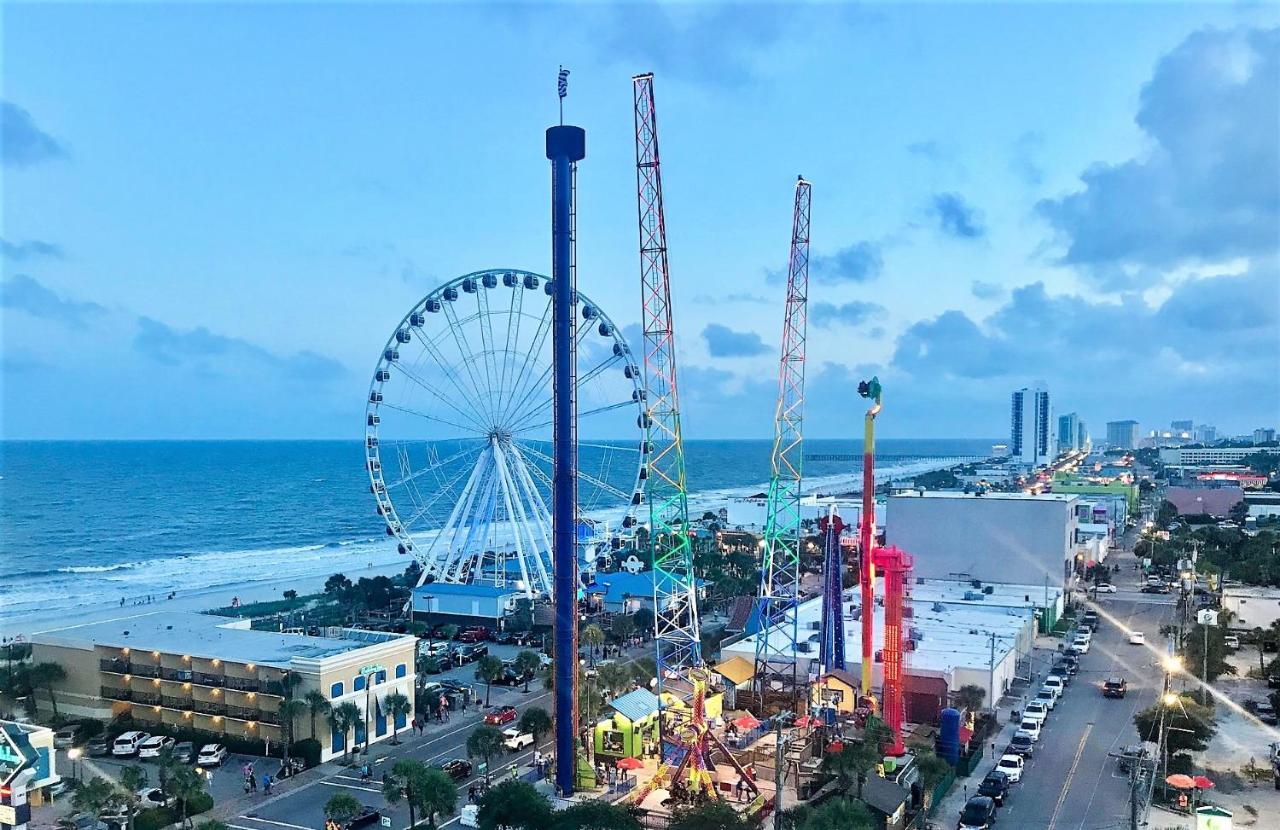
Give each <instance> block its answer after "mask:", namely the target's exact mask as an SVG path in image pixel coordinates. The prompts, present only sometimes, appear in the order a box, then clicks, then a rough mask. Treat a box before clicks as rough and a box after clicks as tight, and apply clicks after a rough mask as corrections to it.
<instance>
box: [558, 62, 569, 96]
mask: <svg viewBox="0 0 1280 830" xmlns="http://www.w3.org/2000/svg"><path fill="white" fill-rule="evenodd" d="M556 89H557V90H558V91H559V92H560V97H561V98H563V97H564V96H566V95H568V94H569V70H568V69H565V68H564V67H563V66H562V67H560V81H559V83H557V84H556Z"/></svg>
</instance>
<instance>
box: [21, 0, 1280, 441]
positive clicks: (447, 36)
mask: <svg viewBox="0 0 1280 830" xmlns="http://www.w3.org/2000/svg"><path fill="white" fill-rule="evenodd" d="M0 38H2V44H3V50H2V52H3V55H2V57H0V62H2V63H0V67H2V70H3V86H2V88H0V100H2V110H0V126H2V127H3V141H2V144H0V147H2V150H3V159H2V160H3V167H2V168H0V175H2V176H3V197H2V198H3V218H2V221H0V240H2V244H0V255H2V257H3V259H2V262H0V266H2V271H3V285H2V290H0V315H2V316H0V323H2V325H3V369H2V375H0V377H2V383H3V389H2V396H3V419H2V421H0V425H2V434H3V436H4V437H6V438H84V439H92V438H107V439H115V438H348V437H349V438H358V437H359V436H360V435H361V434H362V427H363V423H364V402H365V397H366V395H367V390H368V386H369V379H370V376H371V375H372V373H373V371H374V368H375V363H376V360H377V358H378V356H379V354H380V353H381V350H382V347H383V344H384V343H385V342H386V340H387V338H388V336H389V335H390V334H391V333H392V332H394V330H395V326H396V325H397V323H398V322H399V321H400V320H401V318H402V317H403V316H404V314H405V313H406V312H407V311H408V310H409V309H410V308H411V307H412V306H413V304H414V303H416V302H417V301H419V300H420V299H421V298H422V297H423V296H424V295H425V294H427V293H428V292H430V291H431V290H432V289H433V288H434V287H436V286H437V285H439V284H440V283H442V282H444V281H446V280H449V279H452V278H453V277H456V276H458V275H461V274H465V273H468V272H471V271H475V270H479V269H483V268H489V267H515V268H524V269H528V270H531V271H535V272H539V273H549V271H550V245H549V235H550V234H549V231H550V228H549V221H550V220H549V172H548V165H547V162H546V159H545V156H544V147H543V130H544V129H545V128H546V127H547V126H548V125H550V124H553V123H555V120H556V118H557V98H556V94H555V87H556V72H557V69H558V68H559V67H560V66H561V65H563V66H565V67H568V68H569V69H570V70H571V75H570V81H569V84H570V90H569V96H568V98H567V99H566V101H565V117H566V120H567V121H568V122H570V123H576V124H579V125H581V126H583V127H584V128H585V129H586V130H587V158H586V159H585V160H584V161H583V162H582V164H581V165H580V169H579V179H578V184H579V191H578V198H579V201H578V215H579V218H578V240H579V242H578V246H579V247H578V262H579V288H580V290H581V291H583V292H584V293H585V294H588V295H589V296H590V297H591V299H592V300H593V301H595V302H596V303H598V304H599V305H600V306H601V308H603V309H604V310H605V311H606V312H607V313H608V314H609V315H610V316H611V317H612V318H613V319H614V320H615V321H616V322H617V323H618V324H619V325H620V326H624V327H629V328H628V330H629V331H631V332H633V333H634V331H635V324H636V323H638V321H639V320H640V310H641V308H640V282H639V267H638V265H639V263H638V256H637V251H636V249H637V231H636V199H635V168H634V162H635V158H634V143H633V142H634V133H633V114H632V99H631V95H632V84H631V80H630V79H631V76H632V75H633V74H636V73H639V72H645V71H652V72H654V73H655V99H656V101H657V107H658V116H659V117H658V125H659V141H660V146H661V158H662V172H663V181H664V197H665V204H666V221H667V227H668V245H669V255H670V271H671V284H672V292H673V307H674V313H675V327H676V349H677V354H678V366H679V382H680V390H681V396H682V397H681V407H682V418H683V423H684V430H685V436H686V438H689V439H698V438H725V437H730V438H739V437H740V438H751V437H767V436H769V435H771V434H772V431H773V416H774V408H775V400H776V397H777V384H778V381H777V365H778V353H779V348H780V346H779V343H780V339H781V330H782V311H783V307H782V306H783V303H782V301H783V297H784V291H785V272H786V266H787V259H788V243H789V241H790V224H791V211H792V198H793V192H794V182H795V179H796V176H797V175H804V176H805V178H806V179H808V180H809V181H811V182H812V183H813V208H812V211H813V213H812V237H811V238H812V257H811V262H810V274H809V280H810V283H809V322H808V341H807V347H808V351H807V361H806V375H807V377H806V404H805V419H806V420H805V423H806V434H807V435H809V436H811V437H826V438H839V437H854V436H856V435H858V434H859V425H860V423H859V422H860V419H861V415H860V413H861V411H862V409H863V408H864V406H863V403H862V401H861V399H859V398H858V396H857V393H856V387H857V382H858V381H859V380H860V379H863V378H865V377H868V376H869V375H871V374H876V375H878V376H879V378H880V380H881V382H882V384H883V386H884V389H885V412H884V414H883V415H882V416H881V418H880V434H881V435H883V436H886V437H983V438H986V437H990V438H1001V437H1003V436H1007V435H1008V431H1009V423H1008V421H1009V396H1010V393H1011V392H1012V391H1013V390H1014V389H1017V388H1020V387H1023V386H1028V385H1031V384H1033V383H1035V382H1037V381H1043V382H1044V383H1046V384H1047V385H1048V387H1049V389H1050V391H1051V395H1052V397H1053V401H1054V407H1055V409H1056V411H1057V412H1059V413H1066V412H1071V411H1075V412H1078V413H1079V415H1080V417H1081V418H1082V419H1083V420H1085V421H1086V422H1087V423H1088V424H1089V426H1090V428H1091V430H1092V431H1093V433H1094V434H1095V435H1100V434H1102V433H1104V429H1105V427H1104V424H1105V422H1106V421H1108V420H1120V419H1127V418H1132V419H1135V420H1137V421H1139V422H1140V423H1141V424H1142V427H1143V429H1151V428H1161V427H1163V428H1167V426H1168V422H1169V421H1170V420H1174V419H1184V418H1190V419H1194V420H1195V421H1196V422H1198V423H1210V424H1215V425H1217V426H1218V427H1219V429H1220V430H1221V431H1222V432H1224V433H1227V434H1236V433H1243V432H1246V431H1251V430H1252V429H1253V428H1255V427H1258V426H1263V425H1269V426H1274V425H1276V424H1277V421H1280V110H1278V106H1280V105H1278V103H1277V102H1278V101H1280V10H1277V7H1276V6H1274V5H1268V4H1213V5H1191V4H1171V5H1160V4H1150V3H1138V4H1128V5H1116V4H1083V5H1072V4H1030V3H1026V4H1023V3H1018V4H1011V5H1004V6H989V5H976V4H948V5H908V4H883V5H882V4H868V5H857V6H855V5H836V4H824V5H798V6H793V5H791V4H787V5H771V4H744V5H713V4H696V5H670V4H656V3H631V4H626V5H609V4H603V3H599V4H579V5H572V4H535V3H518V4H510V5H492V4H435V3H420V4H411V3H397V4H378V3H351V4H342V5H339V4H279V5H268V4H243V5H239V4H235V5H219V4H199V3H191V4H172V5H158V4H124V5H106V4H99V5H91V6H82V5H64V4H40V5H37V4H5V6H4V8H3V18H2V19H0Z"/></svg>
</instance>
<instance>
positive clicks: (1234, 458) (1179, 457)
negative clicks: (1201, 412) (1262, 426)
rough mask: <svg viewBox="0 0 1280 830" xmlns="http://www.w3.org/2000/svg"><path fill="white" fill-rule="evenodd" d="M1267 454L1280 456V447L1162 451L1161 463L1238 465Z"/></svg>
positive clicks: (1177, 465) (1177, 448) (1166, 449)
mask: <svg viewBox="0 0 1280 830" xmlns="http://www.w3.org/2000/svg"><path fill="white" fill-rule="evenodd" d="M1258 453H1265V454H1267V455H1280V447H1195V448H1192V449H1185V448H1181V447H1172V448H1165V449H1162V450H1160V463H1161V464H1165V465H1168V466H1170V467H1190V466H1195V465H1198V464H1238V463H1239V462H1240V461H1241V460H1243V459H1245V458H1247V457H1248V456H1251V455H1257V454H1258Z"/></svg>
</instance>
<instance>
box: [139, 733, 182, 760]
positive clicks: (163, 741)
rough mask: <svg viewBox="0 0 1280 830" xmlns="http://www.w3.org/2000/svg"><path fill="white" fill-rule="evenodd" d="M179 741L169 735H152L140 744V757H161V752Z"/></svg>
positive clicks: (171, 747)
mask: <svg viewBox="0 0 1280 830" xmlns="http://www.w3.org/2000/svg"><path fill="white" fill-rule="evenodd" d="M177 743H178V742H177V741H175V740H174V739H173V738H170V737H169V736H168V735H152V736H151V737H150V738H147V739H146V740H145V741H143V742H142V743H141V744H139V745H138V757H139V758H159V757H160V753H161V752H162V751H163V750H166V749H173V748H174V746H176V745H177Z"/></svg>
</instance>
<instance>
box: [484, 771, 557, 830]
mask: <svg viewBox="0 0 1280 830" xmlns="http://www.w3.org/2000/svg"><path fill="white" fill-rule="evenodd" d="M476 818H477V823H478V824H479V825H480V830H502V828H512V829H513V830H545V828H547V827H551V826H552V824H553V818H552V815H551V805H550V804H548V803H547V799H545V798H543V796H542V794H541V793H539V792H538V791H537V790H535V789H534V788H533V785H532V784H530V783H529V782H527V781H519V780H514V781H503V782H502V783H501V784H499V785H497V786H496V787H492V788H490V790H489V791H488V792H487V793H485V795H484V798H482V799H481V800H480V811H479V813H478V814H477V816H476Z"/></svg>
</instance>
